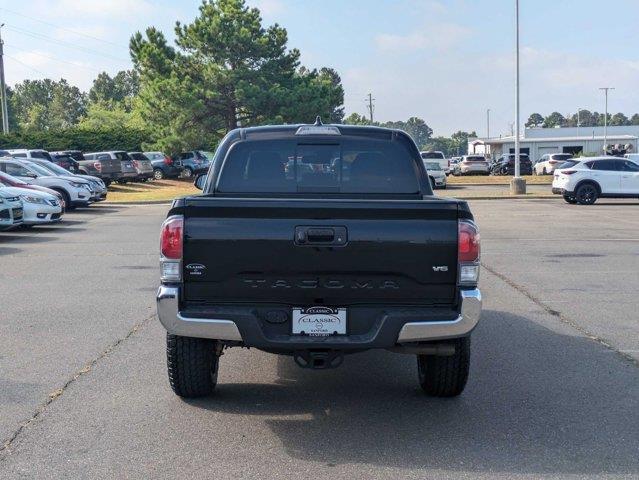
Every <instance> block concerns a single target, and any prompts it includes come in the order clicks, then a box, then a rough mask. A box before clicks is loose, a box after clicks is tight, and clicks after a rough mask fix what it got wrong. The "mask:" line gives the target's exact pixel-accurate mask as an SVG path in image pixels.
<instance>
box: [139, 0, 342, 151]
mask: <svg viewBox="0 0 639 480" xmlns="http://www.w3.org/2000/svg"><path fill="white" fill-rule="evenodd" d="M175 36H176V47H175V48H174V47H172V46H170V45H168V43H167V40H166V38H165V36H164V35H163V34H162V33H161V32H160V31H158V30H156V29H155V28H153V27H150V28H148V29H147V30H146V32H145V35H142V34H141V33H139V32H138V33H136V34H135V35H134V36H133V37H132V39H131V42H130V51H131V56H132V60H133V64H134V66H135V69H136V71H137V72H138V74H139V78H140V91H139V101H138V102H136V107H135V108H137V109H139V113H140V115H141V117H142V118H143V119H144V121H145V122H147V123H148V124H149V125H152V126H153V132H154V136H155V138H154V141H155V145H156V146H158V147H164V148H166V149H168V150H169V151H172V152H174V151H176V150H178V149H180V148H193V147H195V146H199V145H201V144H202V143H205V144H209V145H210V144H212V143H214V142H215V141H216V140H217V139H219V137H220V136H221V135H223V134H224V133H225V132H227V131H229V130H231V129H233V128H236V127H238V126H239V125H240V124H241V125H243V126H250V125H260V124H264V123H271V122H289V123H296V122H312V121H313V120H314V118H315V116H316V115H322V116H323V117H324V118H327V119H331V120H332V119H341V113H340V112H341V108H342V103H343V89H342V87H341V83H340V82H341V81H340V80H339V76H337V75H336V74H335V75H334V72H333V71H327V70H320V71H315V70H311V71H309V70H306V69H300V68H299V56H300V54H299V51H298V50H296V49H290V50H289V49H288V48H287V41H288V37H287V33H286V30H285V29H284V28H282V27H280V26H279V25H277V24H275V25H272V26H270V27H268V28H264V27H263V26H262V19H261V17H260V12H259V10H258V9H256V8H249V7H247V6H246V5H245V2H244V0H206V1H204V2H203V3H202V4H201V5H200V9H199V16H198V17H197V18H196V19H195V20H194V21H193V22H192V23H190V24H187V25H182V24H181V23H179V22H177V24H176V27H175Z"/></svg>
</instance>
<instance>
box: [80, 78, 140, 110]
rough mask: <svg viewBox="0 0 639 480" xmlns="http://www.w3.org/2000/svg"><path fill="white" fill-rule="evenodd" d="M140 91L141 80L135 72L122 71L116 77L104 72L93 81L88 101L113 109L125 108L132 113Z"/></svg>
mask: <svg viewBox="0 0 639 480" xmlns="http://www.w3.org/2000/svg"><path fill="white" fill-rule="evenodd" d="M139 90H140V79H139V76H138V73H137V72H136V71H135V70H121V71H119V72H118V73H117V74H116V75H115V76H114V77H111V76H110V75H109V74H108V73H107V72H102V73H100V74H99V75H98V76H97V77H96V79H95V80H93V86H92V87H91V90H89V94H88V100H89V102H90V103H94V104H95V103H100V104H102V105H106V106H107V107H111V108H115V106H118V105H119V106H123V107H124V109H125V110H126V111H130V110H131V104H132V102H133V99H134V98H135V97H136V96H137V94H138V92H139Z"/></svg>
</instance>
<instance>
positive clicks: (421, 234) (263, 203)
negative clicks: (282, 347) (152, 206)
mask: <svg viewBox="0 0 639 480" xmlns="http://www.w3.org/2000/svg"><path fill="white" fill-rule="evenodd" d="M457 209H458V206H457V204H456V203H455V202H448V201H445V200H437V199H433V200H372V201H371V200H365V201H364V200H361V201H360V200H342V199H340V200H330V199H329V200H321V199H320V200H315V199H239V198H220V197H201V198H190V199H187V200H186V203H185V207H184V217H185V222H184V225H185V227H184V257H183V258H184V263H183V278H184V298H183V301H185V302H187V303H188V304H191V305H197V304H233V303H242V304H246V303H251V304H256V303H277V304H285V305H318V304H324V305H333V306H349V305H356V304H361V305H364V304H382V305H404V304H406V305H451V304H453V303H455V301H456V284H457V218H458V211H457ZM300 228H301V229H308V228H311V229H313V230H312V232H319V234H321V233H322V232H325V231H327V230H328V231H331V230H333V231H334V232H338V235H340V236H341V235H343V233H344V234H345V238H343V239H340V240H343V242H342V244H330V245H327V244H322V243H321V238H320V237H317V238H320V242H319V243H315V242H310V244H309V243H306V244H301V243H299V242H298V241H296V231H298V230H299V229H300ZM342 232H343V233H342ZM313 238H315V237H313Z"/></svg>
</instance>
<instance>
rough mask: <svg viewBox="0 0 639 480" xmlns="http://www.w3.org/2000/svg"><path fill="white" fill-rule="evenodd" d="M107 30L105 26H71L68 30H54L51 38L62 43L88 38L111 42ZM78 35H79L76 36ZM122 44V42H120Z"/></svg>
mask: <svg viewBox="0 0 639 480" xmlns="http://www.w3.org/2000/svg"><path fill="white" fill-rule="evenodd" d="M109 33H110V32H109V29H108V28H107V27H106V25H97V24H96V25H91V26H82V25H72V26H71V27H70V28H69V29H67V28H64V29H62V28H55V29H53V32H52V33H51V36H53V37H54V38H56V39H57V40H64V41H69V40H71V41H78V39H84V38H87V37H86V36H87V35H88V36H89V37H93V38H100V39H103V40H106V41H108V42H111V41H112V40H110V39H109ZM78 34H80V35H78ZM120 43H122V42H120Z"/></svg>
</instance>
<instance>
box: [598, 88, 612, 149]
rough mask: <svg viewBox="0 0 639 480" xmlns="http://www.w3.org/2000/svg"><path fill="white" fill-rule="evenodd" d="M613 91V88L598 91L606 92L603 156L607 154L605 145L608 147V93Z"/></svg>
mask: <svg viewBox="0 0 639 480" xmlns="http://www.w3.org/2000/svg"><path fill="white" fill-rule="evenodd" d="M614 89H615V88H614V87H601V88H600V89H599V90H603V91H604V92H606V112H605V113H604V147H603V148H604V154H606V153H607V150H606V145H608V91H609V90H614Z"/></svg>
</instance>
